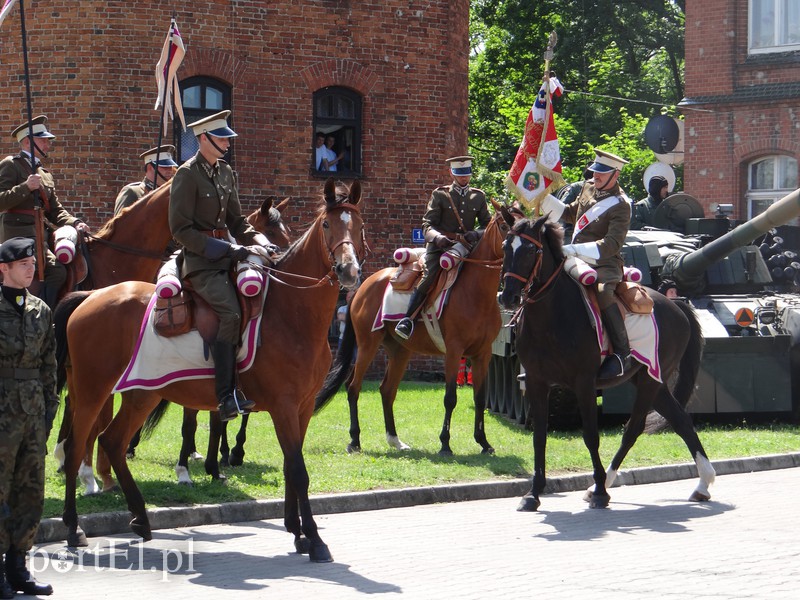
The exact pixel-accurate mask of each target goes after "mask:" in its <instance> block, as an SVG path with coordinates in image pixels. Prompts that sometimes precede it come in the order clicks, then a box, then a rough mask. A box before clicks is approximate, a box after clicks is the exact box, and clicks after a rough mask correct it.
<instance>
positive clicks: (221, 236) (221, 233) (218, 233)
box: [200, 227, 228, 240]
mask: <svg viewBox="0 0 800 600" xmlns="http://www.w3.org/2000/svg"><path fill="white" fill-rule="evenodd" d="M200 233H205V234H206V235H207V236H209V237H213V238H216V239H218V240H225V239H228V230H227V228H225V227H223V228H222V229H201V230H200Z"/></svg>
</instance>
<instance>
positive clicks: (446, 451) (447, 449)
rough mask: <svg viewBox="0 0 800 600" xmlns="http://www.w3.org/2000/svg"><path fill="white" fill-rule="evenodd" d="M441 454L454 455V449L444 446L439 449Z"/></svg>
mask: <svg viewBox="0 0 800 600" xmlns="http://www.w3.org/2000/svg"><path fill="white" fill-rule="evenodd" d="M439 456H453V451H452V450H450V448H442V449H441V450H439Z"/></svg>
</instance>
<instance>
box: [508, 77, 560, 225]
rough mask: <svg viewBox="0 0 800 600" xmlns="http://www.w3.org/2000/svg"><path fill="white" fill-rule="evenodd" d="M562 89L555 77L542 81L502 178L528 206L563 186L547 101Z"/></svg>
mask: <svg viewBox="0 0 800 600" xmlns="http://www.w3.org/2000/svg"><path fill="white" fill-rule="evenodd" d="M548 82H549V85H547V84H548ZM563 90H564V87H563V86H562V85H561V82H560V81H559V80H558V79H557V78H555V77H550V78H549V79H548V80H546V81H545V82H544V83H542V86H541V88H539V93H538V94H537V96H536V102H534V104H533V107H532V108H531V111H530V113H528V119H527V120H526V121H525V134H524V135H523V137H522V143H521V144H520V145H519V149H518V150H517V155H516V157H515V158H514V162H513V163H512V165H511V170H510V171H509V173H508V177H507V178H506V188H508V190H509V191H510V192H511V193H512V194H514V195H515V196H516V197H517V198H519V200H520V202H522V204H524V205H525V206H526V207H527V208H528V209H531V208H534V207H536V208H538V207H539V204H540V203H541V201H542V199H543V198H544V197H545V196H546V195H547V194H549V193H550V192H552V191H553V190H555V189H558V188H559V187H561V186H563V185H564V178H563V177H562V176H561V150H560V149H559V146H558V135H557V134H556V125H555V121H554V119H553V104H552V101H551V100H552V96H560V95H561V93H562V92H563Z"/></svg>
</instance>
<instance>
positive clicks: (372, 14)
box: [0, 0, 469, 368]
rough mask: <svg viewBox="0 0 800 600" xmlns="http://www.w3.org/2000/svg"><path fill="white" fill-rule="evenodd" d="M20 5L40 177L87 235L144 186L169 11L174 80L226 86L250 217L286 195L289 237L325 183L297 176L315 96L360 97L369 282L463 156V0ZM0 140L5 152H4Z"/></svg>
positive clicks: (9, 121)
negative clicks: (83, 223) (177, 40)
mask: <svg viewBox="0 0 800 600" xmlns="http://www.w3.org/2000/svg"><path fill="white" fill-rule="evenodd" d="M26 9H27V10H26V21H27V28H28V40H29V62H30V68H31V85H32V89H33V112H34V114H41V113H44V114H47V115H48V116H49V117H50V128H51V130H52V131H53V133H55V134H56V135H57V139H56V140H55V143H54V145H53V151H52V154H51V158H50V159H49V161H48V167H49V168H50V169H51V170H52V171H53V172H54V174H55V176H56V182H57V187H58V190H59V196H60V198H62V200H63V201H64V204H65V206H66V207H67V208H68V210H70V211H71V212H73V213H75V214H78V215H80V216H82V217H83V218H84V219H85V220H87V221H88V223H89V224H90V226H91V227H92V228H94V229H96V228H98V227H99V226H100V225H102V224H103V223H104V222H105V221H106V220H107V219H108V218H109V217H110V215H111V211H112V207H113V201H114V198H115V197H116V194H117V192H118V191H119V189H120V188H121V187H122V186H123V185H124V184H126V183H129V182H131V181H135V180H137V179H139V178H141V176H142V169H141V165H140V163H139V159H138V154H139V153H140V152H142V151H143V150H145V149H147V148H149V147H152V146H154V145H155V144H156V142H157V139H158V129H157V123H158V119H159V112H158V111H155V110H153V105H154V102H155V95H156V91H155V81H154V68H155V63H156V61H157V60H158V55H159V54H160V50H161V46H162V44H163V41H164V37H165V36H166V32H167V29H168V27H169V22H170V17H171V16H172V11H173V10H177V14H176V15H175V16H176V20H177V23H178V26H179V28H180V30H181V33H182V35H183V39H184V42H185V44H186V47H187V57H186V59H185V61H184V63H183V65H182V67H181V69H180V71H179V72H178V75H179V78H180V79H185V78H187V77H191V76H195V75H205V76H211V77H215V78H217V79H219V80H222V81H224V82H226V83H227V84H230V85H231V86H232V88H233V100H232V104H233V123H234V127H235V129H236V131H237V133H239V138H238V139H237V140H236V143H235V161H236V164H235V166H236V168H237V170H238V173H239V177H240V193H241V196H242V200H243V204H244V207H245V209H247V210H250V209H252V208H255V206H256V203H257V202H258V201H259V199H260V198H261V197H262V196H264V195H267V194H276V195H278V196H279V197H283V196H292V197H293V200H292V203H291V205H290V208H289V209H288V210H287V211H286V212H285V213H284V218H285V219H286V220H288V221H289V222H290V224H291V225H292V226H293V228H294V229H296V230H297V229H300V230H302V228H303V227H304V225H305V224H307V223H308V222H309V221H310V220H311V218H312V215H313V213H314V211H315V209H316V206H317V203H318V199H319V197H320V193H321V190H322V185H323V178H321V177H319V176H318V175H315V174H313V173H312V172H310V170H309V161H310V156H311V147H312V145H313V139H312V137H313V136H312V133H313V132H312V95H313V93H314V91H315V90H317V89H319V88H320V87H324V86H330V85H335V86H344V87H347V88H350V89H352V90H355V91H357V92H358V93H359V94H361V95H362V97H363V137H362V150H363V151H362V164H363V168H362V172H363V179H362V184H363V186H364V189H365V205H364V206H365V209H364V217H365V221H366V224H367V228H368V230H367V231H368V240H369V243H370V245H371V247H372V250H373V257H372V259H371V260H370V261H369V262H368V263H367V264H366V265H365V271H366V273H367V274H369V273H371V272H374V271H376V270H378V269H380V268H382V267H383V266H385V265H386V264H387V259H388V258H389V256H390V253H391V251H392V250H393V249H394V248H395V247H397V246H399V245H410V243H411V229H412V228H413V227H418V226H419V223H420V220H421V216H422V213H423V212H424V207H425V204H426V202H427V199H428V197H429V195H430V191H431V189H432V188H433V187H435V186H436V185H440V184H442V183H447V182H448V180H449V175H448V171H447V167H446V165H445V164H444V159H445V158H447V157H448V156H452V155H457V154H461V153H463V152H465V151H466V148H467V139H466V136H467V84H468V81H467V77H468V74H467V60H468V54H467V53H468V15H469V2H468V1H467V0H439V1H430V0H425V1H424V2H422V1H419V0H381V1H372V0H363V1H358V2H356V1H353V0H297V1H293V2H268V1H255V0H253V1H247V0H237V1H235V2H234V1H229V0H215V1H210V0H193V2H191V3H188V2H184V3H178V4H177V5H176V4H172V5H169V4H164V3H160V2H150V1H143V2H137V3H130V2H127V1H113V0H112V1H107V2H96V1H87V0H83V1H81V2H75V1H74V0H65V1H60V2H58V1H56V2H48V3H27V4H26ZM18 32H19V12H18V11H17V10H15V11H14V13H13V14H12V15H11V16H10V17H9V18H8V19H7V20H6V22H5V23H4V26H3V36H2V38H0V51H2V54H3V67H4V72H5V73H6V81H7V85H6V86H4V88H3V90H2V91H0V118H1V119H2V122H3V123H5V126H4V127H5V130H6V131H7V132H9V133H10V132H11V130H12V129H13V128H14V127H15V126H16V125H18V124H19V123H21V122H22V121H23V120H24V115H25V87H24V79H23V77H22V73H23V66H22V56H21V54H22V53H21V44H20V40H19V33H18ZM0 129H2V126H0ZM2 140H3V145H2V152H4V153H13V152H15V151H16V150H17V147H16V143H15V141H14V140H13V139H12V138H11V137H10V136H8V135H6V136H4V137H2ZM166 141H171V135H170V136H169V137H168V139H167V140H166ZM424 364H431V365H434V364H436V363H435V362H434V363H430V362H428V363H424ZM436 368H438V367H436Z"/></svg>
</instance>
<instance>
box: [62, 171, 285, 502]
mask: <svg viewBox="0 0 800 600" xmlns="http://www.w3.org/2000/svg"><path fill="white" fill-rule="evenodd" d="M171 188H172V182H171V180H170V181H168V182H166V183H165V184H164V185H162V186H160V187H158V188H156V189H155V190H153V191H152V192H149V193H148V194H146V195H145V196H143V197H142V198H141V199H140V200H139V201H137V202H136V203H134V204H133V205H131V206H130V207H128V208H126V209H124V210H123V211H121V212H120V213H119V214H118V215H116V216H114V217H113V218H111V219H110V220H109V221H108V222H107V223H106V224H105V225H104V226H103V227H101V228H100V230H99V231H98V232H97V233H96V234H89V235H88V236H87V237H86V239H85V244H84V245H83V249H82V253H83V255H84V256H85V257H86V262H87V267H88V276H87V279H86V280H85V281H84V282H82V284H81V285H80V287H81V288H82V289H96V288H101V287H107V286H109V285H113V284H116V283H121V282H123V281H148V282H150V281H153V280H155V277H156V274H157V273H158V269H159V267H160V266H161V264H162V262H163V261H164V260H165V259H166V258H167V255H166V252H167V247H168V245H169V243H170V241H171V240H172V233H171V232H170V229H169V223H168V211H169V196H170V190H171ZM288 203H289V198H285V199H283V200H282V201H281V202H277V198H276V197H275V196H269V197H267V198H266V199H264V200H263V202H262V204H261V206H260V207H259V208H257V209H256V210H255V211H253V212H252V213H251V214H249V215H248V216H247V220H248V222H249V223H250V224H251V225H253V226H254V227H255V228H256V229H257V230H258V231H260V232H262V233H264V234H265V235H266V236H267V238H268V239H269V240H270V241H271V242H272V243H274V244H277V245H278V246H281V247H286V246H288V245H289V235H290V231H289V229H288V228H287V226H286V225H285V224H284V223H283V221H282V219H281V213H282V211H283V210H284V209H285V208H286V206H287V205H288ZM66 402H67V405H68V404H69V396H67V401H66ZM112 414H113V399H109V402H108V403H107V404H106V405H105V406H104V407H103V410H102V411H101V413H100V414H99V415H98V419H97V422H96V426H95V430H94V433H93V434H92V435H90V436H89V438H88V441H87V447H86V456H85V457H84V461H83V463H82V465H81V468H80V471H79V476H80V479H81V481H82V482H83V484H84V486H85V493H87V494H90V493H97V492H99V491H100V489H99V488H98V486H97V482H96V481H95V478H94V470H93V468H92V464H93V454H94V440H95V439H96V437H97V435H98V434H99V433H100V431H102V430H103V429H104V428H105V427H106V426H107V425H108V423H110V422H111V417H112ZM196 415H197V413H186V412H185V413H184V425H183V432H184V436H183V440H184V446H183V447H182V452H186V454H187V456H188V455H189V454H191V453H193V452H194V451H195V447H194V435H195V430H196V429H197V420H196V419H197V417H196ZM71 423H72V418H71V414H70V411H69V410H68V409H65V411H64V417H63V419H62V421H61V427H60V429H59V433H58V438H57V442H58V443H57V445H56V449H55V451H54V454H55V455H56V459H57V460H58V461H59V462H60V463H63V442H64V440H65V439H66V437H67V433H68V431H69V428H70V427H71ZM223 433H224V430H223V429H222V423H221V421H219V420H218V413H212V415H211V433H210V437H209V453H208V454H209V455H210V456H209V457H207V462H206V471H207V472H208V473H209V474H210V475H212V477H216V478H219V465H218V464H217V458H216V456H217V451H218V449H219V447H220V436H221V435H222V434H223ZM212 450H213V452H212ZM97 472H98V474H99V475H100V479H101V482H102V490H103V491H109V490H112V489H114V487H115V483H114V479H113V478H112V476H111V465H110V463H109V462H108V458H107V457H106V455H105V452H103V451H102V449H98V457H97Z"/></svg>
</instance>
